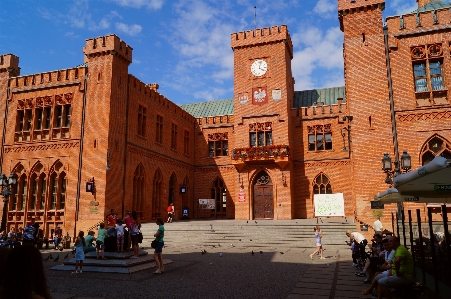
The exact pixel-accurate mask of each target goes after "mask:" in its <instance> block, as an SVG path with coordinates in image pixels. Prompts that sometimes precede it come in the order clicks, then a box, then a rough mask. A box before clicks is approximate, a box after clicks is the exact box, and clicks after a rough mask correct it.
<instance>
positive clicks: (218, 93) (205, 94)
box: [194, 88, 230, 101]
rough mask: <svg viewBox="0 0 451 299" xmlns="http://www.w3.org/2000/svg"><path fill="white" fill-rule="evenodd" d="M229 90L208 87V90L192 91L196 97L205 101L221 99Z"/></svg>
mask: <svg viewBox="0 0 451 299" xmlns="http://www.w3.org/2000/svg"><path fill="white" fill-rule="evenodd" d="M229 92H230V91H229V90H227V89H224V88H210V89H208V90H203V91H197V92H195V93H194V97H195V98H196V99H205V100H207V101H214V100H217V99H222V98H224V96H225V95H226V94H227V93H229Z"/></svg>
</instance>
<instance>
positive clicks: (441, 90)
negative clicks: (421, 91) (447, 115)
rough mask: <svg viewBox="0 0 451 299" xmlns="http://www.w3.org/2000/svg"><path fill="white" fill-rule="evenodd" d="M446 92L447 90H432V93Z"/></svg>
mask: <svg viewBox="0 0 451 299" xmlns="http://www.w3.org/2000/svg"><path fill="white" fill-rule="evenodd" d="M445 91H448V89H437V90H433V91H432V92H445Z"/></svg>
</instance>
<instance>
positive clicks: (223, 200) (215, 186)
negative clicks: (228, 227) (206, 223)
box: [211, 178, 227, 218]
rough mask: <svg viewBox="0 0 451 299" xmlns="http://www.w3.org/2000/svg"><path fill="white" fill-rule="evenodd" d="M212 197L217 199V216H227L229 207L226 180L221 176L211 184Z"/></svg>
mask: <svg viewBox="0 0 451 299" xmlns="http://www.w3.org/2000/svg"><path fill="white" fill-rule="evenodd" d="M211 198H214V199H215V203H216V211H215V214H216V217H218V218H225V217H226V207H227V189H226V187H225V184H224V181H223V180H221V179H220V178H217V179H216V180H214V181H213V183H212V185H211Z"/></svg>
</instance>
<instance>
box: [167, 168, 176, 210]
mask: <svg viewBox="0 0 451 299" xmlns="http://www.w3.org/2000/svg"><path fill="white" fill-rule="evenodd" d="M176 186H177V176H176V175H175V173H172V175H171V178H170V179H169V198H168V205H170V204H171V203H173V204H175V190H176Z"/></svg>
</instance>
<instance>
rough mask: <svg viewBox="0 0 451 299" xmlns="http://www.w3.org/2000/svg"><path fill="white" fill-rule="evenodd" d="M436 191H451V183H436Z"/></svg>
mask: <svg viewBox="0 0 451 299" xmlns="http://www.w3.org/2000/svg"><path fill="white" fill-rule="evenodd" d="M434 190H435V191H451V185H434Z"/></svg>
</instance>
